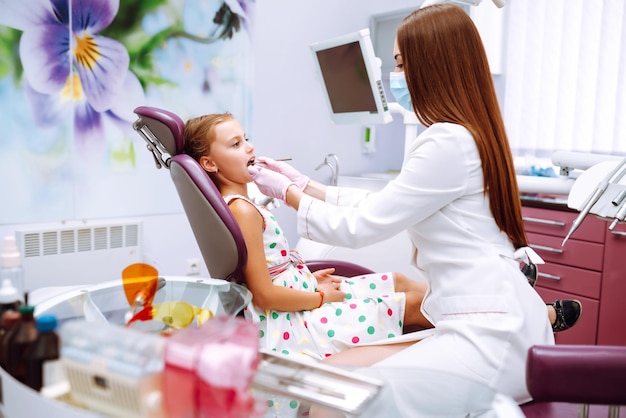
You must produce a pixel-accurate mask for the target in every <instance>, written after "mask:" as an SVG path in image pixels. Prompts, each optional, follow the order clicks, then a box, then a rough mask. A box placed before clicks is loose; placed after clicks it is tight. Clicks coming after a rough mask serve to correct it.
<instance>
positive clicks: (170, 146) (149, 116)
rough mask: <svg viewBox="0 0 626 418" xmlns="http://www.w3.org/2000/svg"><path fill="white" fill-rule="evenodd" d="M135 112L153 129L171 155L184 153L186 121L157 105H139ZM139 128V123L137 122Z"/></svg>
mask: <svg viewBox="0 0 626 418" xmlns="http://www.w3.org/2000/svg"><path fill="white" fill-rule="evenodd" d="M135 113H136V114H137V115H138V116H139V117H140V120H141V122H143V123H145V124H146V125H147V126H148V128H149V129H150V130H151V131H152V133H153V134H154V136H155V137H156V138H158V140H159V142H160V143H161V144H163V146H164V147H165V149H166V150H167V152H168V154H170V155H171V156H174V155H178V154H182V153H183V129H184V127H185V123H184V122H183V121H182V119H181V118H179V117H178V115H175V114H174V113H172V112H170V111H168V110H165V109H157V108H156V107H148V106H139V107H138V108H136V109H135ZM135 129H137V123H135Z"/></svg>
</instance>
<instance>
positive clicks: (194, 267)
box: [187, 258, 200, 276]
mask: <svg viewBox="0 0 626 418" xmlns="http://www.w3.org/2000/svg"><path fill="white" fill-rule="evenodd" d="M199 274H200V260H199V259H197V258H188V259H187V276H197V275H199Z"/></svg>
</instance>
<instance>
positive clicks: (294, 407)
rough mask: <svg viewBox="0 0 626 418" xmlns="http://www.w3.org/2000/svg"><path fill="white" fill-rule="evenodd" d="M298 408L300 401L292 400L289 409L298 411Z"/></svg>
mask: <svg viewBox="0 0 626 418" xmlns="http://www.w3.org/2000/svg"><path fill="white" fill-rule="evenodd" d="M297 407H298V401H294V400H291V401H289V408H291V409H296V408H297Z"/></svg>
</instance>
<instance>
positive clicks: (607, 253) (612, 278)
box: [598, 224, 626, 345]
mask: <svg viewBox="0 0 626 418" xmlns="http://www.w3.org/2000/svg"><path fill="white" fill-rule="evenodd" d="M625 267H626V225H625V224H619V225H617V226H616V227H615V229H614V230H613V231H609V230H608V229H607V231H606V243H605V247H604V268H603V271H602V289H601V291H600V320H599V322H598V344H603V345H604V344H606V345H626V315H625V312H626V268H625Z"/></svg>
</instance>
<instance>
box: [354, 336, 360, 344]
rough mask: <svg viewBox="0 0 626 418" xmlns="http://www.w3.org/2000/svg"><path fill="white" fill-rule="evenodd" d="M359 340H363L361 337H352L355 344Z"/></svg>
mask: <svg viewBox="0 0 626 418" xmlns="http://www.w3.org/2000/svg"><path fill="white" fill-rule="evenodd" d="M359 341H361V339H360V338H359V337H352V342H353V343H354V344H357V343H358V342H359Z"/></svg>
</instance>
